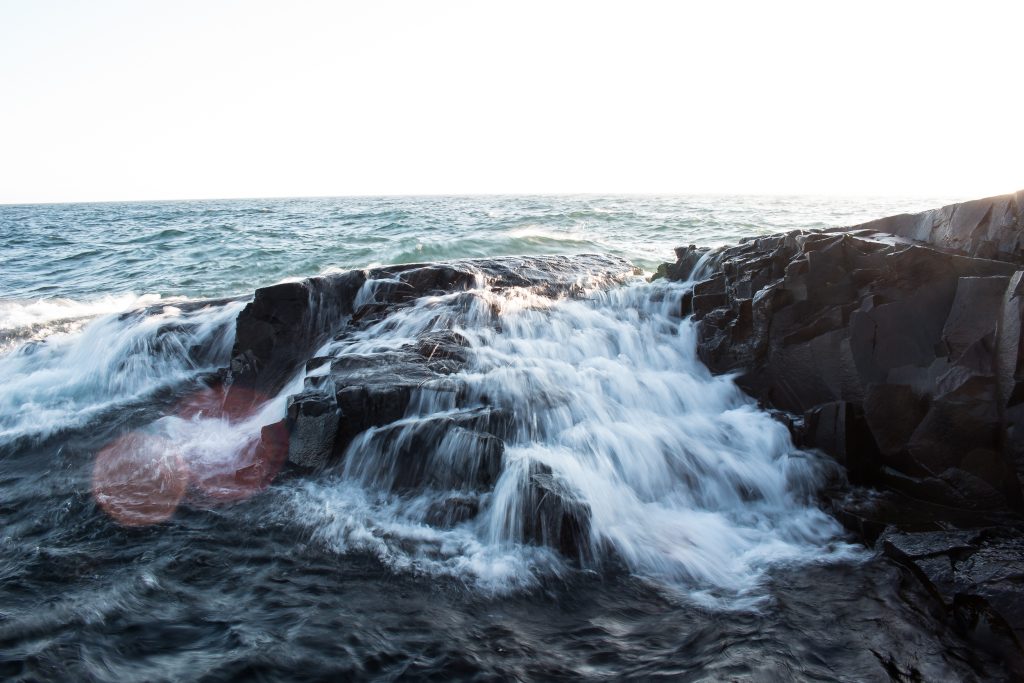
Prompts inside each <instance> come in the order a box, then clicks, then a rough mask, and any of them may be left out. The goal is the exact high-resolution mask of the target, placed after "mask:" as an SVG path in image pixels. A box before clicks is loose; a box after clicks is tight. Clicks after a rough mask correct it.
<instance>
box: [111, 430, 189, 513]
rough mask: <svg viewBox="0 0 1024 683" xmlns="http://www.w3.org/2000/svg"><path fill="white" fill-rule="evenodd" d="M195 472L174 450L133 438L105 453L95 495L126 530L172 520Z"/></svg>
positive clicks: (157, 439) (155, 438)
mask: <svg viewBox="0 0 1024 683" xmlns="http://www.w3.org/2000/svg"><path fill="white" fill-rule="evenodd" d="M188 481H189V472H188V468H187V467H186V465H185V463H184V461H183V460H182V458H181V455H180V454H179V453H177V452H176V451H175V450H174V448H173V447H172V444H170V443H169V442H167V441H166V440H165V439H163V438H161V437H158V436H151V435H147V434H145V433H141V432H132V433H130V434H126V435H125V436H123V437H121V438H119V439H117V440H116V441H114V442H113V443H111V444H110V445H108V446H107V447H106V448H104V449H103V450H101V451H100V452H99V453H98V454H97V456H96V461H95V463H94V464H93V471H92V492H93V497H94V498H95V499H96V502H97V503H98V504H99V505H100V507H101V508H102V509H103V510H104V511H105V512H106V513H107V514H108V515H110V517H112V518H113V519H114V520H116V521H117V522H118V523H119V524H122V525H124V526H148V525H151V524H158V523H160V522H162V521H164V520H166V519H169V518H170V516H171V515H173V514H174V511H175V510H176V509H177V508H178V505H179V503H180V502H181V500H182V498H184V496H185V492H186V490H187V488H188Z"/></svg>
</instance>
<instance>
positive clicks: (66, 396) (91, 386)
mask: <svg viewBox="0 0 1024 683" xmlns="http://www.w3.org/2000/svg"><path fill="white" fill-rule="evenodd" d="M144 303H148V302H146V301H144ZM242 306H243V304H242V303H239V302H231V303H220V302H218V303H216V304H213V305H210V306H202V305H197V304H194V303H193V304H189V305H186V304H183V303H181V304H179V305H175V304H174V303H171V304H168V305H166V306H157V307H155V308H146V309H140V310H138V311H134V312H126V313H122V314H109V315H106V316H103V317H100V318H97V319H95V320H92V321H91V322H89V323H88V324H87V325H85V326H84V327H83V328H82V329H81V331H80V332H75V331H74V330H73V329H72V330H71V331H69V332H67V333H58V334H53V335H50V336H48V337H47V338H46V340H45V342H44V343H38V342H33V341H30V342H28V343H23V344H22V345H21V346H19V347H17V348H16V349H14V350H13V351H11V352H10V353H8V354H7V355H5V356H0V386H3V391H2V392H0V445H2V444H3V443H4V442H5V441H9V440H13V439H15V438H18V437H43V436H46V435H48V434H50V433H53V432H56V431H59V430H62V429H67V428H73V427H77V426H82V425H86V424H88V422H89V421H90V420H92V419H94V418H95V417H96V416H97V415H100V414H102V413H103V412H104V411H107V410H111V409H116V408H118V407H122V406H124V405H125V404H128V403H130V402H132V401H138V400H141V399H144V398H146V397H148V396H150V395H151V394H152V393H153V392H155V391H157V390H158V389H160V388H165V387H174V386H175V385H177V384H180V383H181V382H184V381H187V380H190V379H192V378H194V377H195V376H196V375H197V374H198V373H200V372H203V371H207V372H208V371H212V370H216V369H217V368H219V367H222V366H223V365H224V364H225V363H226V362H227V360H228V357H229V354H230V351H231V344H232V341H233V340H234V319H235V317H236V316H237V315H238V312H239V311H240V310H241V308H242ZM77 326H81V323H80V322H79V323H78V325H77Z"/></svg>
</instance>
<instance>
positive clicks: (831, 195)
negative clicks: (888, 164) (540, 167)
mask: <svg viewBox="0 0 1024 683" xmlns="http://www.w3.org/2000/svg"><path fill="white" fill-rule="evenodd" d="M1020 192H1024V188H1022V189H1021V190H1016V191H1009V192H999V193H995V194H985V195H983V196H976V197H975V198H976V199H987V198H990V197H1000V196H1004V195H1010V194H1017V193H1020ZM968 196H969V195H968V194H965V193H957V194H953V193H943V192H929V193H923V192H920V193H919V192H906V193H896V192H893V193H886V192H851V193H839V192H737V191H721V190H719V191H714V192H710V191H703V192H702V191H693V192H592V191H586V192H394V193H390V192H382V193H353V194H309V195H264V196H233V197H224V196H222V197H173V198H141V199H84V200H82V199H72V200H54V201H6V200H0V207H11V206H63V205H73V204H157V203H161V202H166V203H172V202H218V201H220V202H227V201H282V200H297V199H413V198H420V199H446V198H447V199H472V198H486V197H766V198H767V197H778V198H783V197H804V198H810V197H814V198H821V199H938V198H940V197H945V198H962V197H968Z"/></svg>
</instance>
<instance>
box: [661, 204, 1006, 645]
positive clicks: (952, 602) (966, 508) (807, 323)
mask: <svg viewBox="0 0 1024 683" xmlns="http://www.w3.org/2000/svg"><path fill="white" fill-rule="evenodd" d="M656 277H665V278H667V279H669V280H678V281H692V282H693V283H694V284H693V289H692V294H691V295H689V296H687V297H686V298H685V299H684V300H683V310H682V311H680V313H681V314H682V315H692V317H693V319H694V320H695V322H696V325H697V336H698V352H699V355H700V357H701V359H702V360H703V361H704V362H705V363H706V364H707V366H708V367H709V368H710V369H711V370H712V371H713V372H715V373H734V374H735V375H736V380H737V382H738V383H739V385H740V386H741V387H742V388H743V389H744V390H745V391H746V392H747V393H749V394H750V395H751V396H753V397H755V398H757V399H758V400H759V401H760V402H761V403H762V404H763V405H765V406H766V407H770V408H773V409H776V410H779V411H783V413H784V419H787V420H788V421H789V422H790V424H791V427H792V431H793V433H794V437H795V440H796V441H797V443H798V444H799V445H801V446H803V447H807V448H817V449H820V450H822V451H825V452H826V453H828V454H830V455H831V456H833V457H834V458H836V459H837V460H839V461H840V462H841V463H843V464H844V465H845V467H846V469H847V472H848V475H849V480H850V482H851V483H853V484H855V485H861V486H863V487H866V488H867V489H869V490H874V491H875V493H872V494H871V495H866V496H864V495H862V496H859V497H858V499H857V500H856V501H851V499H850V497H849V496H840V497H837V502H836V503H835V506H836V514H837V516H839V517H840V519H841V520H842V521H844V522H845V523H847V525H848V526H850V528H852V529H855V530H856V531H858V532H860V533H861V535H862V537H863V538H864V540H865V541H867V542H868V543H878V544H879V547H880V549H884V551H885V552H886V554H888V555H889V556H890V557H893V558H895V559H897V560H898V561H900V562H903V563H904V564H906V565H907V566H909V567H911V568H912V569H913V571H914V573H915V574H916V575H917V576H918V577H919V578H921V579H922V580H923V581H925V583H926V585H928V586H929V587H930V588H931V589H933V591H934V594H935V595H936V596H937V597H938V599H940V600H941V601H943V602H944V603H945V604H946V606H947V607H948V608H949V609H951V610H953V611H954V612H955V613H956V614H957V615H958V618H960V619H961V620H962V621H965V622H970V624H973V625H977V624H978V623H980V622H985V623H986V624H988V626H989V627H990V628H992V629H994V630H1001V632H1002V633H1004V635H1006V637H1007V638H1008V640H1009V642H1016V645H1015V647H1016V646H1019V640H1020V639H1021V638H1022V636H1024V590H1021V586H1022V585H1024V560H1022V555H1021V548H1022V547H1024V544H1022V542H1021V538H1022V533H1021V529H1022V526H1021V514H1020V513H1021V510H1022V505H1024V503H1022V495H1021V491H1022V477H1024V343H1022V341H1024V340H1022V332H1024V324H1022V322H1024V191H1021V192H1017V193H1016V194H1011V195H1003V196H998V197H990V198H987V199H979V200H976V201H970V202H965V203H961V204H953V205H950V206H946V207H942V208H940V209H935V210H932V211H925V212H923V213H919V214H913V215H910V214H904V215H899V216H892V217H889V218H883V219H880V220H876V221H872V222H870V223H865V224H862V225H856V226H852V227H844V228H835V229H829V230H822V231H793V232H789V233H785V234H777V235H771V236H764V237H755V238H750V239H747V240H744V241H742V242H741V243H740V244H739V245H736V246H730V247H723V248H719V249H716V250H711V251H709V250H704V249H698V248H697V247H694V246H690V247H683V248H680V249H677V260H676V262H675V263H667V264H663V266H662V267H661V268H660V269H659V271H658V274H657V275H656ZM922 511H924V512H922ZM979 620H980V622H979Z"/></svg>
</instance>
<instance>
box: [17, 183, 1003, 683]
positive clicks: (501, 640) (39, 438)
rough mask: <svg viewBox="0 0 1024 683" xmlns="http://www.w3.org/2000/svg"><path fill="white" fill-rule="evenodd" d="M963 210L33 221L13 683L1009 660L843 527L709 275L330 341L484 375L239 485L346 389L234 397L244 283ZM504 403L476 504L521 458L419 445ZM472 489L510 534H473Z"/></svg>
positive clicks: (858, 672)
mask: <svg viewBox="0 0 1024 683" xmlns="http://www.w3.org/2000/svg"><path fill="white" fill-rule="evenodd" d="M932 203H934V202H930V201H929V200H919V201H903V202H898V201H888V202H880V201H879V202H865V203H860V204H857V203H854V202H852V201H840V200H814V201H812V200H801V199H779V200H776V199H757V198H700V199H693V198H691V199H687V198H614V199H596V198H481V199H450V198H429V199H343V200H342V199H339V200H331V199H322V200H261V201H234V202H192V203H161V204H127V205H113V204H106V205H81V206H77V205H68V206H54V207H0V221H2V222H3V228H4V230H3V233H2V237H0V249H2V250H3V252H4V255H5V256H6V257H7V258H6V264H7V265H6V266H5V268H4V269H3V271H2V272H0V299H2V300H3V303H2V304H0V306H2V308H0V330H2V333H3V334H4V337H3V342H2V343H3V344H4V345H5V346H4V352H3V355H0V387H2V393H0V492H2V496H0V519H2V520H3V532H2V537H0V544H2V548H3V553H2V554H0V675H2V676H5V677H8V678H11V679H14V680H18V679H21V680H40V679H43V680H104V681H105V680H110V681H124V680H147V681H149V680H193V679H195V680H222V679H230V680H276V679H285V680H335V679H339V678H340V679H344V678H346V677H363V678H384V679H389V680H395V679H401V678H436V679H451V678H460V679H461V678H483V679H493V678H498V679H516V678H518V679H538V680H547V679H552V678H563V679H576V678H607V679H613V680H615V679H620V678H624V677H625V678H634V679H644V680H647V679H652V678H670V679H673V680H677V679H684V680H720V679H730V680H732V679H739V680H744V679H754V680H792V679H809V680H887V679H888V678H889V677H890V676H897V677H898V676H899V675H903V676H906V677H907V678H908V679H913V678H914V677H915V676H918V677H920V678H922V679H923V680H952V679H962V678H968V679H969V678H973V677H982V678H984V677H986V676H991V675H996V672H997V671H998V668H997V667H996V666H995V664H994V663H993V662H991V661H988V660H987V659H986V658H985V656H984V655H982V654H980V653H978V652H975V651H974V650H973V649H972V648H970V647H968V646H966V645H965V644H964V643H962V642H960V641H959V640H958V639H957V638H956V637H955V636H954V635H953V634H951V633H950V632H948V631H947V628H946V626H944V625H943V623H942V622H940V621H939V620H937V618H936V617H934V616H933V615H931V614H930V613H929V611H928V609H927V607H922V605H925V606H926V605H927V604H928V602H927V597H926V596H924V595H922V594H921V592H920V590H919V589H917V588H916V587H915V586H914V584H913V582H912V581H907V578H906V577H905V576H903V575H902V574H901V573H900V572H899V571H898V570H897V569H895V568H894V567H892V566H891V565H889V564H887V563H885V562H884V561H882V560H879V559H878V558H874V557H873V556H872V555H871V553H869V552H867V551H865V550H863V549H858V548H857V547H856V546H855V545H852V544H850V543H849V542H847V541H846V540H844V538H843V534H842V531H841V529H840V527H839V526H838V524H836V523H835V522H834V521H833V520H832V519H831V518H830V517H828V516H827V515H826V514H825V513H824V512H822V511H821V510H820V509H819V508H818V507H817V504H816V502H815V492H816V491H818V490H819V489H820V488H821V486H822V485H823V484H824V482H825V481H826V480H827V479H828V478H829V477H835V476H837V472H836V470H835V468H834V467H833V466H831V465H830V464H829V462H828V461H826V460H825V459H823V458H821V457H820V456H817V455H815V454H812V453H803V452H800V451H797V450H795V449H794V448H793V446H792V444H791V442H790V440H789V437H788V433H787V432H786V430H785V428H784V427H782V426H781V424H779V423H778V422H776V421H775V420H773V419H772V418H771V417H769V416H768V415H766V414H765V413H763V412H761V411H760V410H758V409H757V407H756V406H755V405H754V404H753V403H752V402H751V401H750V400H749V399H747V398H746V397H744V396H743V395H742V393H741V392H739V391H738V389H737V388H736V387H735V386H734V385H733V384H732V382H731V380H730V379H729V378H728V377H712V376H711V375H710V374H709V373H708V372H707V370H706V369H705V368H703V367H702V366H701V364H700V363H699V361H698V360H697V359H696V356H695V352H694V347H695V340H694V339H693V328H692V326H691V325H690V323H689V322H688V321H686V320H682V319H680V318H679V317H678V316H676V315H674V311H677V310H678V308H679V297H680V296H681V294H682V292H683V290H684V288H685V285H679V284H664V283H661V284H654V285H648V284H645V283H643V282H642V280H641V279H640V278H636V277H629V276H628V274H623V275H622V276H621V277H617V278H614V279H612V280H603V281H602V280H592V279H591V280H580V282H579V283H578V285H579V286H578V287H576V288H575V291H574V295H573V296H556V297H551V296H549V295H546V294H543V293H541V292H540V291H538V290H534V289H530V288H511V289H504V290H501V291H492V290H491V289H489V288H488V287H487V282H486V281H485V279H483V278H481V280H480V282H479V283H478V285H479V286H478V287H477V288H475V289H472V290H471V291H469V292H460V293H454V294H447V295H438V296H429V297H424V298H421V299H419V300H417V301H415V302H413V303H412V304H411V305H408V306H405V307H402V308H399V309H398V310H396V311H394V312H392V313H391V314H390V315H389V316H388V317H386V318H384V319H383V320H381V321H379V322H377V323H373V324H368V325H366V326H363V327H362V328H358V329H356V330H354V331H353V332H351V333H349V334H346V335H344V336H342V337H340V338H339V339H337V340H332V341H330V342H328V343H327V344H326V345H325V346H324V347H323V348H321V349H319V350H318V351H317V353H316V354H315V355H317V356H319V357H324V356H327V357H331V358H334V359H336V360H341V361H345V360H346V359H355V358H367V357H376V356H387V354H394V353H399V352H400V351H401V350H402V349H404V348H407V347H408V346H410V345H411V344H415V343H416V342H417V340H421V339H423V338H430V336H431V335H432V334H438V333H446V334H451V333H454V334H457V335H458V338H459V339H460V340H461V343H462V344H463V345H464V347H465V355H466V357H465V359H464V363H463V364H462V365H461V366H460V367H459V368H458V369H457V371H456V372H454V374H452V375H450V376H446V377H444V378H443V379H437V378H434V379H430V378H427V379H425V380H424V381H423V382H422V384H421V385H420V386H419V387H418V388H417V389H416V391H415V392H414V394H413V398H412V402H411V404H410V406H409V408H408V410H407V411H406V413H405V415H404V417H403V418H401V419H400V420H398V421H397V422H395V423H393V424H390V425H386V426H385V427H380V428H371V429H369V430H367V431H365V432H363V433H362V434H360V435H359V436H357V437H356V438H355V439H354V440H353V442H352V443H351V445H350V446H349V447H348V449H347V452H346V453H345V457H344V458H343V460H342V462H341V464H340V466H338V467H335V468H332V469H328V470H326V471H323V472H320V473H318V474H315V475H306V476H290V477H282V478H279V479H278V480H276V481H275V480H273V477H272V476H270V477H258V478H256V479H250V480H245V481H242V482H241V483H240V481H239V479H238V478H237V477H235V476H234V475H235V472H236V471H239V470H240V469H243V468H246V467H249V466H251V465H252V464H253V463H254V462H255V461H256V459H257V458H258V457H259V453H258V451H259V448H261V447H262V446H261V444H262V443H263V442H261V432H262V430H263V428H264V427H265V426H267V425H271V424H272V423H275V422H276V421H278V420H280V419H281V418H282V417H283V416H284V413H285V408H286V403H287V399H288V397H289V396H290V395H292V394H295V393H296V392H298V391H300V390H302V388H303V387H304V386H305V387H307V388H308V387H316V386H324V384H325V382H324V380H325V379H329V378H328V377H327V371H328V365H315V366H314V365H311V366H310V369H309V370H308V371H306V370H305V369H300V371H299V372H298V374H297V375H296V376H295V377H293V378H292V380H291V381H290V382H288V384H287V386H285V388H284V389H283V390H282V391H281V392H280V393H278V394H277V395H274V396H258V397H255V400H254V401H250V403H254V405H255V407H254V408H253V409H249V410H246V411H244V412H241V413H236V412H234V411H232V410H230V409H229V408H228V407H226V406H225V403H224V401H223V400H222V398H218V397H216V396H213V397H211V396H210V391H209V389H208V388H207V387H208V385H207V383H206V382H205V381H204V380H205V379H206V378H207V377H208V376H209V375H210V373H212V372H215V371H216V370H217V369H218V368H221V367H224V366H225V365H226V364H227V362H228V359H229V355H230V350H231V345H232V343H233V339H234V319H235V316H237V314H238V312H239V311H240V310H241V308H242V307H243V306H244V303H245V296H246V295H247V294H248V293H249V292H250V291H251V289H252V288H253V287H254V286H259V285H266V284H270V283H272V282H275V281H278V280H280V279H282V278H286V277H299V276H304V275H311V274H316V273H318V272H324V271H329V270H331V269H345V268H351V267H365V266H367V265H369V264H371V263H376V262H390V261H412V260H417V261H419V260H438V259H451V258H461V257H467V256H497V255H501V254H504V253H579V252H583V251H605V252H611V253H615V254H618V255H621V256H625V257H627V258H629V259H630V260H632V261H633V262H634V263H637V264H638V265H640V266H641V267H644V268H647V269H650V268H652V267H653V266H654V265H655V264H656V263H657V262H658V261H661V260H667V259H668V258H670V256H671V249H670V247H671V246H675V245H677V244H681V243H689V242H698V243H718V242H723V241H731V240H735V239H737V238H739V237H741V236H744V235H747V234H751V233H752V232H756V231H772V230H778V229H782V228H790V227H809V226H823V225H832V224H844V223H852V222H855V221H857V220H861V219H865V218H870V217H873V216H877V215H883V214H886V213H892V212H895V211H899V210H903V209H919V208H927V206H929V205H931V204H932ZM374 287H375V283H373V282H372V281H371V282H369V283H368V284H367V285H366V286H364V291H363V292H361V293H360V295H359V298H360V300H363V301H365V300H371V299H372V297H373V295H374V294H373V292H374ZM202 296H217V297H228V298H223V299H219V300H209V301H204V300H198V299H197V297H202ZM232 297H241V298H232ZM453 386H457V388H458V390H457V391H455V390H453ZM485 411H493V412H495V413H500V414H501V415H504V416H507V419H506V420H504V422H503V427H502V433H501V437H502V441H503V443H504V446H503V455H502V457H501V459H500V468H499V469H498V471H496V472H495V473H494V477H493V481H489V483H488V485H487V486H481V487H474V486H472V485H470V482H473V481H476V480H478V479H480V475H479V471H478V470H479V469H480V468H482V467H486V466H487V462H485V461H484V459H483V458H484V456H480V457H479V459H477V456H472V457H471V455H470V454H471V453H478V450H479V449H477V450H474V449H475V448H477V446H478V445H479V444H478V442H477V441H473V439H476V438H478V437H477V436H474V434H475V433H474V432H472V431H468V430H466V429H462V428H456V429H446V430H445V431H443V433H439V434H438V436H437V438H435V439H433V440H428V441H426V442H422V441H417V438H418V435H419V434H422V433H423V430H424V428H425V427H429V426H430V425H434V424H438V423H439V422H444V423H445V424H449V423H453V422H457V421H458V420H459V419H461V418H462V417H464V416H466V415H478V414H481V413H483V412H485ZM424 443H425V444H426V445H425V446H424ZM410 448H414V449H416V448H418V449H420V450H422V451H423V452H418V453H417V456H418V457H419V458H420V460H421V462H420V464H418V465H417V467H420V468H421V471H420V470H418V472H419V474H418V475H417V479H416V482H415V483H414V484H411V485H410V484H409V483H408V482H405V483H404V484H402V485H399V483H400V481H399V480H400V479H401V478H402V476H403V474H402V467H403V465H402V458H403V457H405V456H404V455H403V452H404V451H408V450H409V449H410ZM403 449H404V450H403ZM480 452H487V453H489V452H491V451H486V449H485V451H480ZM492 455H493V454H492ZM488 457H490V456H488ZM491 461H493V458H492V460H491ZM488 462H490V461H488ZM126 472H127V473H129V474H130V475H131V476H126V474H125V473H126ZM538 481H541V482H542V484H543V488H542V489H540V492H539V493H538V489H537V482H538ZM452 500H456V501H457V502H458V503H459V504H460V505H461V504H466V505H471V507H472V509H473V510H474V512H475V514H471V515H467V516H463V517H459V518H457V519H448V520H446V521H445V522H444V523H440V522H438V521H437V519H436V514H435V512H434V511H435V510H436V509H437V506H438V505H439V504H440V505H443V504H445V503H446V502H450V501H452ZM553 500H558V501H568V504H571V505H572V506H576V507H574V508H573V509H577V510H582V511H584V512H585V514H583V515H582V517H581V519H583V520H584V521H583V523H581V524H580V525H579V527H578V528H575V529H574V535H573V544H572V546H571V547H569V548H566V547H561V548H559V547H557V546H558V544H557V543H547V542H545V540H546V536H545V534H546V533H547V531H546V530H545V531H544V533H541V534H540V537H538V535H537V534H536V533H531V532H530V529H529V527H530V524H531V520H533V519H534V516H535V515H536V514H537V511H538V510H540V509H542V508H544V507H545V506H549V505H551V504H552V503H551V501H553ZM464 501H469V502H468V503H465V502H464ZM563 546H564V544H563Z"/></svg>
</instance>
